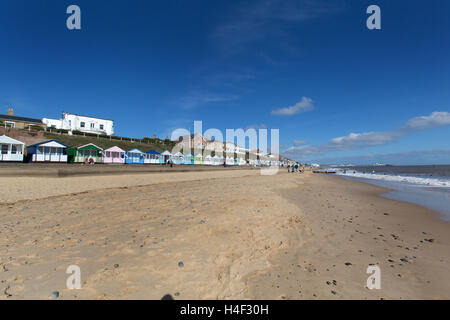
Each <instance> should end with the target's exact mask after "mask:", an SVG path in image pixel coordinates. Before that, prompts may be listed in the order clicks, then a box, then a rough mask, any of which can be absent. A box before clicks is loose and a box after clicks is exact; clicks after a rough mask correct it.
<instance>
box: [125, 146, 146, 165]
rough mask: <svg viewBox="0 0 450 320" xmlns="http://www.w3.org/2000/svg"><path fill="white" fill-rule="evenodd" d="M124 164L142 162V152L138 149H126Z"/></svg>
mask: <svg viewBox="0 0 450 320" xmlns="http://www.w3.org/2000/svg"><path fill="white" fill-rule="evenodd" d="M125 163H126V164H144V153H143V152H142V151H141V150H139V149H136V148H135V149H132V150H129V151H127V153H126V155H125Z"/></svg>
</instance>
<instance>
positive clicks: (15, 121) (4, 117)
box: [0, 109, 45, 129]
mask: <svg viewBox="0 0 450 320" xmlns="http://www.w3.org/2000/svg"><path fill="white" fill-rule="evenodd" d="M0 122H1V125H2V126H4V127H7V128H16V129H28V128H29V127H30V126H39V127H42V128H44V127H45V125H44V124H43V123H42V120H41V119H33V118H26V117H18V116H15V115H14V110H13V109H8V111H7V114H0Z"/></svg>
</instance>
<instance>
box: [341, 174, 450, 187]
mask: <svg viewBox="0 0 450 320" xmlns="http://www.w3.org/2000/svg"><path fill="white" fill-rule="evenodd" d="M336 174H337V175H341V176H346V177H354V178H362V179H374V180H382V181H392V182H403V183H410V184H415V185H423V186H430V187H441V188H450V179H448V178H445V177H418V176H408V175H394V174H387V173H386V174H384V173H367V172H365V173H364V172H358V171H354V170H351V169H350V170H345V171H344V170H342V169H340V170H337V171H336Z"/></svg>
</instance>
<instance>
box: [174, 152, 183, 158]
mask: <svg viewBox="0 0 450 320" xmlns="http://www.w3.org/2000/svg"><path fill="white" fill-rule="evenodd" d="M174 156H176V157H179V156H184V154H182V153H181V152H177V153H175V154H174Z"/></svg>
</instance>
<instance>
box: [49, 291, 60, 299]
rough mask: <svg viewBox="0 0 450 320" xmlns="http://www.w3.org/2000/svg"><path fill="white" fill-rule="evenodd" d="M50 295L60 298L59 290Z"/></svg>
mask: <svg viewBox="0 0 450 320" xmlns="http://www.w3.org/2000/svg"><path fill="white" fill-rule="evenodd" d="M50 295H51V296H52V297H53V298H55V299H58V298H59V291H53V292H52V293H51V294H50Z"/></svg>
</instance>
